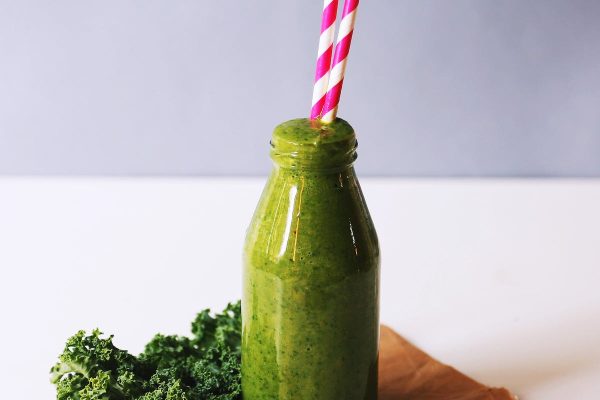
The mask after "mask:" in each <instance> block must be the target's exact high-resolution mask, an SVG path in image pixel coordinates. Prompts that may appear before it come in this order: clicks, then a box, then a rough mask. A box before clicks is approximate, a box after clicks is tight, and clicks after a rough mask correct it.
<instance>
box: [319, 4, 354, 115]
mask: <svg viewBox="0 0 600 400" xmlns="http://www.w3.org/2000/svg"><path fill="white" fill-rule="evenodd" d="M358 3H359V0H344V9H343V11H342V22H340V29H339V32H338V39H337V44H336V46H335V54H334V55H333V67H332V68H331V73H330V77H329V84H328V86H327V94H326V95H325V104H324V105H323V110H322V112H321V115H322V117H321V120H322V121H323V122H326V123H329V122H333V121H334V120H335V118H336V116H337V110H338V105H339V103H340V95H341V94H342V85H343V84H344V72H346V62H347V61H348V53H349V52H350V43H351V42H352V33H353V32H354V22H355V20H356V9H357V7H358Z"/></svg>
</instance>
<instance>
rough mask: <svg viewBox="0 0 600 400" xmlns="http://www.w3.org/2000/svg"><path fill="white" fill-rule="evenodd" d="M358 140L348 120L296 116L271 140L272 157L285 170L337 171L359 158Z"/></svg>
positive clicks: (277, 129)
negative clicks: (327, 121)
mask: <svg viewBox="0 0 600 400" xmlns="http://www.w3.org/2000/svg"><path fill="white" fill-rule="evenodd" d="M357 145H358V143H357V141H356V136H355V134H354V130H353V129H352V127H351V126H350V124H348V123H347V122H346V121H344V120H342V119H337V120H336V121H334V122H333V123H331V124H324V123H322V122H320V121H315V120H309V119H295V120H291V121H287V122H284V123H283V124H281V125H279V126H277V127H276V128H275V130H274V132H273V136H272V139H271V158H272V159H273V161H274V162H275V164H276V165H277V166H278V167H280V168H283V169H291V170H305V171H311V172H323V173H329V172H338V171H342V170H344V169H347V168H350V167H351V166H352V164H353V163H354V161H355V160H356V157H357V155H356V147H357Z"/></svg>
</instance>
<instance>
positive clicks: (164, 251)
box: [0, 178, 600, 400]
mask: <svg viewBox="0 0 600 400" xmlns="http://www.w3.org/2000/svg"><path fill="white" fill-rule="evenodd" d="M263 183H264V179H256V178H253V179H208V178H205V179H192V178H190V179H155V178H138V179H99V178H95V179H94V178H80V179H66V178H52V179H51V178H1V179H0V274H1V275H0V307H1V310H0V311H1V313H2V324H1V329H0V346H1V347H2V354H3V358H2V362H0V382H2V388H3V389H2V396H1V397H2V398H5V399H51V398H53V397H54V392H53V387H52V386H51V385H50V384H49V383H48V370H49V368H50V366H51V365H52V364H53V363H54V361H55V358H56V356H57V355H58V354H59V353H60V352H61V350H62V346H63V345H64V341H65V339H66V338H67V337H68V336H69V335H71V334H73V333H74V332H75V331H77V330H78V329H81V328H85V329H91V328H94V327H100V328H101V329H102V330H104V331H105V332H109V333H114V334H115V335H116V338H115V341H116V343H117V345H118V346H122V347H124V348H128V349H130V350H132V351H133V352H137V351H140V350H141V349H142V346H143V344H144V343H145V342H146V341H147V340H148V339H150V338H151V336H152V335H153V334H154V333H156V332H163V333H181V334H183V333H186V332H187V331H188V326H189V323H190V321H191V320H192V318H193V317H194V315H195V313H196V312H197V311H199V310H200V309H203V308H205V307H213V308H217V309H218V308H220V307H223V306H224V305H225V303H226V302H227V301H229V300H235V299H237V298H239V297H240V287H241V285H240V269H241V266H240V259H241V255H240V253H241V247H242V241H243V238H244V233H245V229H246V226H247V224H248V222H249V219H250V216H251V214H252V212H253V209H254V206H255V204H256V202H257V199H258V196H259V194H260V191H261V189H262V185H263ZM362 184H363V189H364V192H365V196H366V198H367V202H368V204H369V207H370V209H371V213H372V216H373V219H374V221H375V224H376V227H377V230H378V232H379V237H380V241H381V248H382V255H383V264H382V310H381V317H382V321H383V322H385V323H387V324H389V325H391V326H392V327H394V328H395V329H396V330H398V331H399V332H401V333H402V334H403V335H405V336H406V337H408V338H409V339H410V340H412V341H413V342H414V343H416V344H417V345H419V346H421V347H422V348H423V349H424V350H426V351H428V352H429V353H430V354H432V355H434V356H435V357H437V358H439V359H440V360H442V361H444V362H446V363H449V364H452V365H454V366H456V367H457V368H459V369H460V370H462V371H464V372H466V373H467V374H469V375H471V376H473V377H474V378H476V379H479V380H481V381H482V382H484V383H487V384H490V385H498V386H507V387H509V388H511V389H513V390H514V391H515V392H516V393H517V394H519V395H520V396H521V398H522V399H524V400H535V399H539V400H542V399H543V400H554V399H556V400H559V399H560V400H564V399H598V398H600V181H593V180H589V181H583V180H579V181H577V180H486V181H482V180H402V179H362Z"/></svg>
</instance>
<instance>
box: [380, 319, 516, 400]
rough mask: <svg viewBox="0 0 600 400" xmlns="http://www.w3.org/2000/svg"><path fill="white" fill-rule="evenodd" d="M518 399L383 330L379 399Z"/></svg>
mask: <svg viewBox="0 0 600 400" xmlns="http://www.w3.org/2000/svg"><path fill="white" fill-rule="evenodd" d="M442 399H443V400H515V399H516V397H515V396H513V395H511V393H510V392H509V391H508V390H506V389H497V388H489V387H487V386H484V385H482V384H480V383H478V382H476V381H474V380H473V379H471V378H469V377H467V376H465V375H463V374H461V373H460V372H458V371H457V370H455V369H454V368H452V367H450V366H448V365H444V364H442V363H440V362H439V361H437V360H434V359H433V358H431V357H430V356H429V355H428V354H426V353H424V352H423V351H421V350H419V349H418V348H416V347H415V346H413V345H412V344H411V343H409V342H408V341H407V340H405V339H404V338H403V337H401V336H400V335H398V334H397V333H396V332H394V331H393V330H391V329H390V328H388V327H386V326H382V327H381V343H380V350H379V400H442Z"/></svg>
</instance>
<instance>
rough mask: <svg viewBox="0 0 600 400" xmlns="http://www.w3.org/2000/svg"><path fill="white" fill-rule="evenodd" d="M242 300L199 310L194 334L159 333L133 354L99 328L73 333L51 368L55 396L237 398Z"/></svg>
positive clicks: (74, 399)
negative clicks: (215, 309) (216, 311)
mask: <svg viewBox="0 0 600 400" xmlns="http://www.w3.org/2000/svg"><path fill="white" fill-rule="evenodd" d="M240 311H241V310H240V302H239V301H238V302H237V303H235V304H229V305H228V306H227V307H226V308H225V310H223V312H222V313H220V314H216V315H214V316H211V314H210V310H203V311H202V312H200V313H199V314H198V315H197V316H196V318H195V320H194V321H193V322H192V328H191V331H192V336H191V337H184V336H177V335H161V334H157V335H156V336H155V337H154V338H153V339H152V340H151V341H150V342H149V343H148V344H147V345H146V347H145V349H144V351H143V352H142V353H141V354H140V355H139V356H138V357H135V356H133V355H131V354H129V353H128V352H127V351H125V350H121V349H118V348H117V347H115V346H114V345H113V342H112V338H113V337H112V336H108V337H103V336H102V333H101V332H100V331H99V330H94V331H92V333H91V334H90V335H87V334H86V333H85V332H84V331H79V332H77V333H76V334H75V335H74V336H73V337H71V338H70V339H69V340H68V341H67V343H66V345H65V349H64V351H63V353H62V354H61V355H60V356H59V361H58V363H57V364H56V365H55V366H54V367H52V369H51V371H50V372H51V382H52V383H54V384H55V385H56V398H57V400H204V399H207V400H239V399H241V398H242V396H241V387H240V354H241V351H240V342H241V339H240V334H241V327H242V318H241V312H240Z"/></svg>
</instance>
